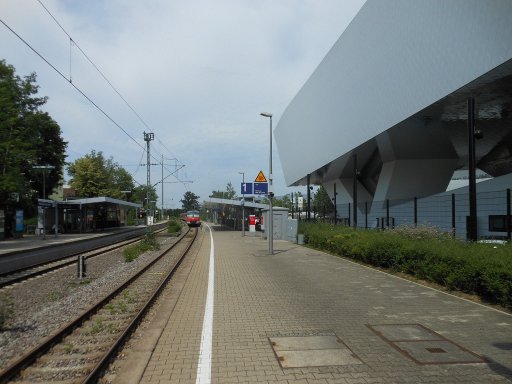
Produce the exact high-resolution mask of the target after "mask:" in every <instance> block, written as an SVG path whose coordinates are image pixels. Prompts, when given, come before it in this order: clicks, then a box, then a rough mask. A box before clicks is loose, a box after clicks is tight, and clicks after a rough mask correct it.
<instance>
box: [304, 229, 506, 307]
mask: <svg viewBox="0 0 512 384" xmlns="http://www.w3.org/2000/svg"><path fill="white" fill-rule="evenodd" d="M299 228H300V229H299V230H300V232H301V233H303V234H304V239H305V240H306V243H307V244H308V245H309V246H311V247H313V248H317V249H321V250H325V251H328V252H331V253H333V254H336V255H340V256H344V257H349V258H352V259H355V260H358V261H361V262H364V263H367V264H371V265H374V266H376V267H381V268H388V269H391V270H393V271H396V272H404V273H408V274H411V275H413V276H415V277H418V278H420V279H425V280H429V281H432V282H435V283H438V284H441V285H443V286H445V287H447V288H448V289H452V290H458V291H462V292H466V293H470V294H476V295H479V296H480V297H482V298H483V299H485V300H488V301H490V302H492V303H497V304H500V305H503V306H505V307H509V308H512V245H511V244H508V245H503V246H502V245H500V246H495V245H492V244H479V243H463V242H460V241H457V240H454V239H452V238H451V237H450V236H449V234H446V233H444V232H442V231H440V230H437V229H435V228H428V227H418V228H415V227H399V228H397V229H395V230H386V231H376V230H355V229H353V228H349V227H344V226H336V227H334V226H332V225H329V224H323V223H303V222H301V223H300V227H299Z"/></svg>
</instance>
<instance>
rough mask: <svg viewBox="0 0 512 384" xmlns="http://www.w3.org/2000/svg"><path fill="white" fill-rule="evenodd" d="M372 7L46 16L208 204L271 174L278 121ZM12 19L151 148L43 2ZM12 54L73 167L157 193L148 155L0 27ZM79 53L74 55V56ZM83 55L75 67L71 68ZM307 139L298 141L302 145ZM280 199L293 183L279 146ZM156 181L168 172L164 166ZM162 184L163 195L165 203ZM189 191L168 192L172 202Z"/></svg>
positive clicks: (318, 2)
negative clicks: (115, 166)
mask: <svg viewBox="0 0 512 384" xmlns="http://www.w3.org/2000/svg"><path fill="white" fill-rule="evenodd" d="M363 2H364V0H346V1H339V0H302V1H297V0H280V1H270V0H262V1H252V0H219V1H215V2H212V1H208V0H187V1H185V0H179V1H177V0H173V1H168V0H153V1H149V2H140V1H126V0H109V1H108V2H107V1H87V2H77V1H71V0H46V1H44V4H45V6H46V7H47V8H48V9H49V10H50V11H51V12H52V13H53V15H54V16H55V17H56V18H57V20H58V21H59V22H60V23H61V24H62V26H63V27H64V28H65V29H66V31H67V32H68V33H69V34H70V35H71V36H72V38H73V39H74V40H75V41H76V42H77V43H78V44H79V46H80V47H81V48H82V49H83V50H84V51H85V52H86V53H87V55H88V56H89V57H90V58H91V59H92V60H93V61H94V63H95V64H96V65H97V66H98V67H99V68H100V69H101V70H102V71H103V73H104V74H105V75H106V76H107V77H108V79H109V80H110V81H111V82H112V84H113V85H114V86H115V87H116V88H117V89H118V91H119V92H120V93H121V94H122V95H123V97H125V99H126V100H127V101H128V102H129V103H130V104H131V105H132V106H133V107H134V108H135V110H136V111H137V112H138V113H139V114H140V115H141V116H142V117H143V119H144V121H145V122H146V123H147V124H148V125H149V127H150V128H151V129H152V130H153V131H154V132H155V136H156V137H155V138H156V140H155V141H154V142H152V152H153V153H154V154H155V155H156V156H160V155H161V154H163V155H164V156H165V157H166V158H171V157H177V158H178V159H179V160H180V161H181V162H182V163H184V164H186V167H185V169H184V170H181V171H180V172H179V175H180V177H181V178H182V179H183V180H193V181H194V183H193V184H189V185H188V188H189V189H190V190H191V191H193V192H194V193H196V194H198V195H200V196H201V197H202V198H207V197H208V195H209V194H210V193H211V191H212V190H217V189H224V188H225V186H226V184H227V182H232V183H233V185H234V186H235V188H237V189H238V185H239V182H240V181H241V175H239V174H238V172H239V171H244V172H245V173H246V175H245V176H246V181H249V180H251V179H253V178H254V177H256V174H257V173H258V171H259V170H263V171H264V172H265V173H268V147H269V146H268V142H269V130H268V119H267V118H263V117H261V116H259V113H260V112H262V111H270V112H273V113H274V119H273V120H274V125H276V124H277V122H278V120H279V117H280V115H281V114H282V112H283V111H284V109H285V108H286V106H287V105H288V103H289V102H290V101H291V99H292V98H293V97H294V96H295V94H296V93H297V92H298V90H299V89H300V87H301V86H302V85H303V84H304V82H305V81H306V79H307V78H308V77H309V75H310V74H311V73H312V71H313V70H314V69H315V67H316V66H317V65H318V64H319V63H320V61H321V60H322V58H323V57H324V56H325V54H326V53H327V52H328V50H329V49H330V48H331V47H332V45H333V44H334V42H335V41H336V39H337V38H338V37H339V35H340V34H341V33H342V32H343V30H344V29H345V28H346V26H347V25H348V23H349V22H350V21H351V19H352V18H353V17H354V16H355V14H356V12H357V11H358V10H359V8H360V7H361V5H362V3H363ZM0 15H1V16H0V18H1V19H2V20H3V21H4V22H5V23H7V24H8V25H9V26H10V27H11V28H13V29H14V30H15V31H16V32H17V33H19V34H20V35H21V36H22V37H23V38H25V39H26V40H27V42H29V43H30V44H31V45H33V47H34V48H35V49H37V50H38V51H39V52H40V53H41V54H42V55H43V56H45V57H46V58H47V59H48V60H49V61H50V62H51V63H52V64H53V65H55V66H56V68H57V69H58V70H59V71H61V72H62V73H63V74H64V76H66V77H69V76H70V75H71V76H72V81H73V84H75V85H76V86H78V87H80V88H81V89H82V90H83V91H84V92H85V93H86V94H87V95H88V96H90V97H91V98H92V99H93V100H94V102H95V103H97V104H98V105H99V106H100V107H101V108H102V109H103V110H104V111H105V112H106V113H108V114H109V116H111V117H112V118H113V119H114V120H115V121H116V123H118V124H119V125H120V126H121V127H122V128H123V129H125V130H126V131H127V132H128V134H129V135H131V136H132V137H134V138H135V139H136V140H137V141H138V143H139V145H140V146H144V144H145V143H144V142H143V135H142V132H143V131H148V128H147V127H145V126H144V124H142V123H141V122H140V121H139V120H138V118H137V117H136V116H135V115H134V114H133V112H132V111H130V109H129V108H127V106H126V105H125V104H124V102H123V101H122V100H120V98H119V97H118V96H117V95H116V94H115V93H114V92H113V91H112V89H111V88H110V87H109V86H108V85H107V84H106V83H105V81H104V80H103V79H102V78H101V77H100V76H99V75H98V73H97V72H96V71H95V70H94V68H92V67H91V65H90V64H89V63H88V62H87V61H86V60H85V58H84V57H83V56H82V55H81V53H80V52H79V50H78V49H77V47H73V46H71V51H70V42H69V39H68V38H67V36H66V35H65V34H64V33H63V32H62V30H61V29H60V28H59V27H58V26H57V25H56V24H55V22H54V21H53V20H52V19H51V18H50V17H49V15H48V14H47V13H46V12H45V11H44V9H43V8H42V7H41V6H40V4H39V3H38V2H37V1H35V0H3V1H2V2H1V3H0ZM0 52H3V53H4V54H3V57H2V58H4V59H5V60H6V61H7V63H9V64H12V65H14V67H15V68H16V70H17V73H18V74H19V75H25V74H28V73H30V72H34V71H35V72H36V73H37V74H38V84H39V85H40V93H41V94H42V95H48V96H49V97H50V101H49V102H48V104H47V110H48V111H49V112H50V114H51V115H52V117H53V118H54V119H55V120H56V121H57V122H58V123H59V124H60V125H61V128H62V130H63V135H64V139H65V140H66V141H68V142H69V149H70V150H69V158H68V161H73V160H74V159H76V158H77V157H79V156H82V155H83V154H86V153H89V152H90V151H91V150H92V149H94V150H96V151H100V150H101V151H103V153H104V154H105V155H106V156H108V157H110V156H112V157H113V158H114V160H115V161H117V162H118V163H120V164H121V165H125V166H126V168H127V170H128V171H130V172H135V170H136V169H137V168H138V172H137V173H136V175H135V176H136V178H137V180H138V182H140V183H145V180H146V172H145V168H144V167H142V168H141V167H139V166H137V164H139V163H140V161H141V158H142V161H143V162H145V155H144V156H143V150H142V149H141V148H140V146H137V145H136V144H135V143H134V142H133V141H132V140H131V139H130V138H128V136H127V135H126V134H125V133H123V132H122V131H121V129H119V128H118V127H116V126H115V125H114V124H113V123H112V122H111V121H109V120H108V119H107V118H106V117H105V116H104V115H102V114H101V113H100V112H98V111H97V110H96V109H95V108H94V107H92V106H91V105H90V103H89V102H88V101H86V100H85V99H84V97H83V96H81V95H80V94H78V92H77V91H76V90H74V89H73V88H72V87H71V86H70V84H68V83H67V82H66V81H65V80H63V79H62V78H60V76H59V75H57V74H56V73H55V72H54V71H53V70H52V69H51V68H50V67H49V66H48V65H47V64H46V63H44V62H43V61H42V60H41V59H40V58H39V57H37V56H36V55H35V54H34V53H33V52H31V51H30V50H29V49H28V48H27V47H26V46H24V45H23V44H22V43H21V42H20V41H19V40H18V39H17V38H16V37H15V36H14V35H13V34H12V33H11V32H9V31H8V30H7V29H6V28H5V27H4V26H3V25H0ZM70 52H71V54H70ZM70 57H71V65H70ZM290 140H297V138H290ZM162 143H163V144H164V146H165V147H164V146H163V145H162ZM273 159H274V164H273V168H274V185H275V191H276V194H278V195H280V194H284V193H289V192H290V191H291V190H289V189H287V188H286V187H285V185H284V179H283V176H282V170H281V167H280V163H279V156H278V154H277V150H276V148H275V146H274V156H273ZM152 175H153V176H152V181H153V180H154V181H153V183H156V182H157V181H158V180H159V179H160V178H161V168H160V167H159V166H157V167H152ZM160 191H161V190H160V186H159V187H158V192H159V193H160ZM184 192H185V187H184V186H183V185H180V184H166V185H165V191H164V203H165V204H170V203H171V200H170V199H171V198H172V199H173V200H172V203H173V204H174V205H176V206H177V205H179V199H180V198H181V197H182V196H183V193H184Z"/></svg>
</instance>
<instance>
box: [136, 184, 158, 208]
mask: <svg viewBox="0 0 512 384" xmlns="http://www.w3.org/2000/svg"><path fill="white" fill-rule="evenodd" d="M146 191H147V186H145V185H138V186H136V187H135V188H133V190H132V193H131V195H130V197H129V200H130V201H133V202H134V203H141V204H142V205H143V206H145V207H148V203H147V202H146V198H147V193H146ZM157 200H158V195H157V193H156V190H155V188H154V187H152V186H150V187H149V201H157Z"/></svg>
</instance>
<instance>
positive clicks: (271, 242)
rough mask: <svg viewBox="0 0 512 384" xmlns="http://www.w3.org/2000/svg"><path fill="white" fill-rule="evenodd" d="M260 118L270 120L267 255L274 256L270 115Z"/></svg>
mask: <svg viewBox="0 0 512 384" xmlns="http://www.w3.org/2000/svg"><path fill="white" fill-rule="evenodd" d="M260 115H261V116H264V117H268V118H269V119H270V161H269V163H270V165H269V168H270V169H269V175H268V181H269V185H268V201H269V204H268V207H269V209H268V215H269V218H268V254H269V255H273V254H274V217H273V212H272V198H273V195H274V193H273V192H272V178H273V176H272V114H271V113H269V112H261V113H260Z"/></svg>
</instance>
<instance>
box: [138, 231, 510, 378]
mask: <svg viewBox="0 0 512 384" xmlns="http://www.w3.org/2000/svg"><path fill="white" fill-rule="evenodd" d="M202 231H203V243H202V246H201V248H200V251H199V253H198V254H197V258H196V260H195V261H194V264H193V267H192V270H191V271H190V274H189V275H188V279H187V281H186V283H185V285H184V290H183V292H182V293H181V295H180V297H179V299H178V302H177V304H176V307H175V309H174V311H173V313H172V314H171V316H170V318H169V321H168V323H167V325H166V327H165V329H164V330H163V332H162V334H161V337H160V339H159V342H158V344H157V345H156V347H155V349H154V351H153V354H152V356H151V360H150V361H149V362H148V364H147V367H146V370H145V372H144V375H143V377H142V381H141V382H144V383H195V381H196V374H197V363H198V356H199V345H200V341H201V340H200V339H201V332H202V323H203V316H204V306H205V300H206V293H207V284H208V262H209V253H210V240H209V235H208V233H207V231H208V229H207V228H206V226H203V229H202ZM213 238H214V242H215V296H214V317H213V318H214V320H213V349H212V356H211V358H212V381H211V382H212V383H219V384H220V383H308V384H312V383H322V384H328V383H332V384H334V383H344V384H356V383H364V384H367V383H440V384H441V383H442V384H449V383H458V384H460V383H474V384H476V383H480V384H488V383H510V382H512V316H511V315H510V314H506V313H501V312H498V311H496V310H494V309H491V308H488V307H484V306H481V305H478V304H476V303H472V302H469V301H466V300H463V299H460V298H457V297H454V296H450V295H447V294H445V293H442V292H439V291H435V290H432V289H430V288H427V287H424V286H421V285H418V284H415V283H412V282H409V281H406V280H403V279H400V278H397V277H394V276H391V275H388V274H385V273H382V272H380V271H377V270H373V269H370V268H366V267H364V266H361V265H358V264H355V263H352V262H350V261H348V260H344V259H341V258H338V257H335V256H331V255H328V254H325V253H323V252H318V251H315V250H311V249H309V248H306V247H304V246H298V245H296V244H292V243H289V242H286V241H275V242H274V249H275V255H273V256H269V255H267V252H268V243H267V241H266V240H263V239H262V238H260V237H253V236H245V237H242V236H241V233H240V232H228V231H215V232H214V234H213ZM388 325H399V326H400V325H401V326H404V327H403V328H386V326H388ZM372 327H376V328H375V329H380V330H383V331H384V332H386V335H387V336H388V337H389V338H390V339H391V340H389V339H385V338H383V337H381V336H380V335H379V334H377V333H376V332H375V330H374V329H372ZM379 327H380V328H379ZM425 330H426V331H425ZM429 331H432V332H431V333H429ZM332 335H335V336H336V337H337V338H338V339H339V340H340V341H341V343H342V345H341V347H342V348H333V351H334V352H333V353H337V354H340V353H342V354H343V356H344V357H345V358H344V360H343V359H342V360H343V364H338V365H335V363H336V360H335V359H333V358H332V356H331V362H333V363H332V364H333V365H328V366H318V367H296V368H283V367H282V366H281V365H280V363H279V361H278V356H277V355H276V353H275V351H274V349H273V348H272V343H271V340H272V339H273V338H274V339H275V340H283V339H282V338H286V337H298V338H301V337H309V336H332ZM432 335H434V336H432ZM435 335H437V336H439V337H437V336H435ZM393 338H395V339H396V340H393ZM404 338H405V339H404ZM407 338H409V339H407ZM297 340H300V339H297ZM317 340H318V339H317ZM414 340H416V341H414ZM414 342H420V343H424V345H423V346H421V345H417V346H414V345H411V344H413V343H414ZM393 343H395V344H396V343H405V344H401V345H399V348H397V345H393ZM407 343H409V344H407ZM441 344H443V345H441ZM453 345H455V346H460V347H461V348H463V351H467V352H468V353H470V355H469V356H471V358H474V357H475V356H478V357H479V358H481V359H482V361H483V362H481V363H474V362H472V363H460V362H458V363H451V364H446V363H443V364H441V363H439V364H438V363H436V359H440V357H439V356H440V355H442V354H443V353H445V352H451V353H459V355H457V356H458V357H459V360H460V359H462V360H464V358H465V357H467V355H463V353H462V352H460V351H459V350H454V349H453ZM293 348H298V347H297V346H296V345H295V344H294V347H293ZM400 348H402V349H404V350H406V349H407V348H409V349H410V350H411V352H410V353H411V354H414V353H416V354H417V356H419V358H420V359H427V360H429V359H430V360H433V362H434V363H433V364H432V361H429V364H421V363H418V362H417V361H414V360H413V359H411V358H410V357H408V356H407V353H404V352H403V351H401V350H400ZM418 348H419V349H418ZM306 349H307V343H305V344H304V349H303V350H306ZM326 349H327V348H326ZM439 349H442V350H443V351H445V352H442V351H440V350H439ZM297 350H300V349H297ZM340 351H342V352H340ZM348 351H349V352H350V353H349V352H348ZM461 356H463V357H464V358H462V357H461ZM472 361H474V360H472Z"/></svg>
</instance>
